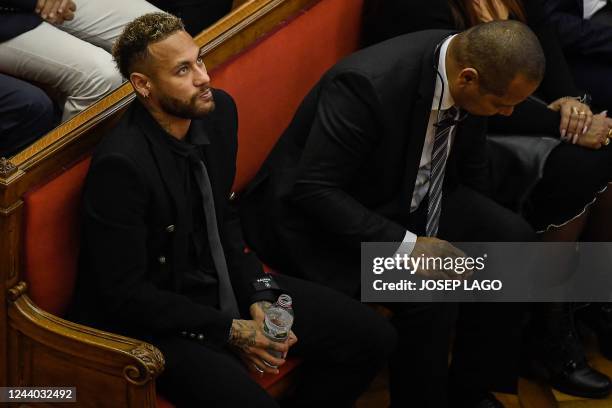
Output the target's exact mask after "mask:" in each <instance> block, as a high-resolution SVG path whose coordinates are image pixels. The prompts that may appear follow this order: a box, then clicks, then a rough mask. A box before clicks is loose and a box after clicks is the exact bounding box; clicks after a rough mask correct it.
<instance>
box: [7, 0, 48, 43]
mask: <svg viewBox="0 0 612 408" xmlns="http://www.w3.org/2000/svg"><path fill="white" fill-rule="evenodd" d="M35 7H36V0H0V42H2V41H6V40H10V39H11V38H14V37H17V36H18V35H20V34H23V33H25V32H27V31H30V30H31V29H33V28H35V27H38V25H39V24H40V23H41V22H42V19H41V18H40V17H39V16H38V14H36V13H34V8H35Z"/></svg>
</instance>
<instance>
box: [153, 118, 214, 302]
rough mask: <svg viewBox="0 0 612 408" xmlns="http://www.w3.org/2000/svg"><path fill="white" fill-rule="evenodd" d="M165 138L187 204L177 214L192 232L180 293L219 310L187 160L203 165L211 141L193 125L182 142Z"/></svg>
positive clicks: (197, 195)
mask: <svg viewBox="0 0 612 408" xmlns="http://www.w3.org/2000/svg"><path fill="white" fill-rule="evenodd" d="M165 136H166V138H165V140H166V142H167V143H168V146H169V147H170V150H171V151H172V153H173V156H174V158H175V163H176V169H177V173H178V174H179V175H180V178H181V180H182V181H183V184H182V185H181V186H179V187H180V190H181V191H182V192H183V194H184V195H185V201H184V202H185V203H186V204H185V208H181V209H180V211H184V214H186V215H187V219H188V222H187V228H190V229H191V231H189V234H190V239H189V245H190V247H189V264H190V268H189V269H188V271H187V273H186V274H185V275H184V276H183V280H182V285H181V288H180V293H182V294H184V295H185V296H187V297H189V298H190V299H192V300H194V301H196V302H198V303H200V304H205V305H210V306H214V307H218V306H219V287H218V280H217V272H216V270H215V266H214V263H213V259H212V255H211V253H210V246H209V245H208V235H207V231H206V218H205V217H204V209H203V206H202V196H201V193H200V190H199V188H198V186H197V184H196V179H195V176H194V174H193V170H192V164H191V160H192V159H191V158H190V156H195V158H197V159H199V160H201V161H203V162H204V165H206V161H205V159H204V154H203V151H202V148H203V146H204V145H207V144H209V143H210V140H209V139H208V136H207V135H206V133H205V132H204V131H203V130H202V129H201V128H200V127H198V126H197V125H196V126H194V125H193V123H192V126H191V127H190V128H189V132H188V133H187V135H186V136H185V139H184V140H179V139H177V138H175V137H173V136H171V135H169V134H166V135H165Z"/></svg>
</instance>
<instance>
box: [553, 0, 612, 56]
mask: <svg viewBox="0 0 612 408" xmlns="http://www.w3.org/2000/svg"><path fill="white" fill-rule="evenodd" d="M544 5H545V7H546V11H547V13H548V14H549V18H550V21H552V23H553V24H554V27H555V28H556V30H557V33H558V35H559V39H560V40H561V43H562V45H563V48H564V50H565V52H566V53H567V54H568V55H573V56H587V57H597V58H601V59H602V60H605V61H608V62H610V61H612V27H609V26H607V25H604V24H599V23H596V22H593V21H590V20H585V19H584V18H583V16H584V6H583V1H582V0H545V1H544Z"/></svg>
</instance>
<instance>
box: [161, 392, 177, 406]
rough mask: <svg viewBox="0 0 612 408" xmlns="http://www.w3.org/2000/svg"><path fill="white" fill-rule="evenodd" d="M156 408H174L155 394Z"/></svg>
mask: <svg viewBox="0 0 612 408" xmlns="http://www.w3.org/2000/svg"><path fill="white" fill-rule="evenodd" d="M157 408H174V405H172V403H171V402H169V401H168V400H167V399H165V398H164V397H162V396H161V395H159V394H157Z"/></svg>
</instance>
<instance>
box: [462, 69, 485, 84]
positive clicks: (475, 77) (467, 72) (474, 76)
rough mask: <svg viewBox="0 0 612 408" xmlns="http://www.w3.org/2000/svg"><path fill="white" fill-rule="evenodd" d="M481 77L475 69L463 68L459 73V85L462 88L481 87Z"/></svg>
mask: <svg viewBox="0 0 612 408" xmlns="http://www.w3.org/2000/svg"><path fill="white" fill-rule="evenodd" d="M479 81H480V75H479V74H478V71H477V70H476V69H475V68H463V69H462V70H461V72H459V77H458V81H457V82H458V84H459V86H460V87H471V86H476V87H477V88H478V87H479Z"/></svg>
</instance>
